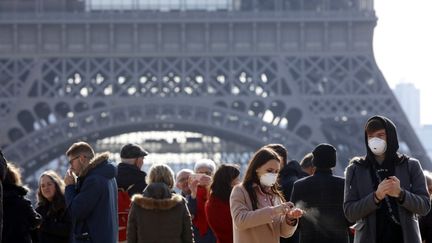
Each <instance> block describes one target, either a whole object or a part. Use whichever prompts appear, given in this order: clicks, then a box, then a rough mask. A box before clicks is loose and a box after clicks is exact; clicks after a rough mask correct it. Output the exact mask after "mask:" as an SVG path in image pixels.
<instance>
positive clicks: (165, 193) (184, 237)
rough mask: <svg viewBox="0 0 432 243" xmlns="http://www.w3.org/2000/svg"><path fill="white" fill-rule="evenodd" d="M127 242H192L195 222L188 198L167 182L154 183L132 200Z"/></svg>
mask: <svg viewBox="0 0 432 243" xmlns="http://www.w3.org/2000/svg"><path fill="white" fill-rule="evenodd" d="M127 240H128V243H144V242H149V243H168V242H169V243H191V242H194V241H193V236H192V222H191V216H190V213H189V210H188V208H187V206H186V201H185V199H184V198H183V197H182V196H180V195H177V194H174V193H171V192H170V190H169V188H168V186H167V185H165V184H164V183H152V184H150V185H149V186H148V187H147V188H146V189H145V191H144V193H143V195H134V196H133V197H132V207H131V210H130V212H129V220H128V226H127Z"/></svg>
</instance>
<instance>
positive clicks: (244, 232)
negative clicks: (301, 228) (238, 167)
mask: <svg viewBox="0 0 432 243" xmlns="http://www.w3.org/2000/svg"><path fill="white" fill-rule="evenodd" d="M275 198H276V199H275V200H274V202H273V205H279V204H280V203H281V199H280V198H279V197H275ZM230 207H231V215H232V220H233V238H234V243H279V237H285V238H287V237H290V236H291V235H293V234H294V231H295V230H296V228H297V225H296V226H290V225H288V224H287V223H286V222H285V216H276V217H273V210H272V209H271V208H270V207H264V208H262V207H261V205H260V204H259V203H258V209H256V210H255V211H253V210H252V202H251V200H250V198H249V194H248V193H247V191H246V189H245V188H244V187H243V185H241V184H240V185H238V186H236V187H234V189H233V191H232V193H231V197H230Z"/></svg>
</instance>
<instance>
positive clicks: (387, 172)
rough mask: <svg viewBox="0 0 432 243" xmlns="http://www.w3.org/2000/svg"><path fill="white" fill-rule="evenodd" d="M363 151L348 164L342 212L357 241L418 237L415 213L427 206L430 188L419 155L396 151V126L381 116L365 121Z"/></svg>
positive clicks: (415, 242) (409, 241) (401, 242)
mask: <svg viewBox="0 0 432 243" xmlns="http://www.w3.org/2000/svg"><path fill="white" fill-rule="evenodd" d="M365 145H366V149H367V154H366V156H364V157H361V158H354V159H353V160H352V161H351V162H350V165H349V166H348V167H347V169H346V180H345V192H344V213H345V216H346V217H347V219H348V220H349V221H351V222H356V224H355V225H354V229H355V230H356V233H355V236H354V242H355V243H363V242H365V243H387V242H389V243H390V242H391V243H420V242H421V239H420V233H419V225H418V220H417V215H425V214H427V212H428V211H429V208H430V201H429V194H428V192H427V190H426V184H425V178H424V176H423V172H422V168H421V166H420V163H419V161H418V160H417V159H414V158H410V157H408V156H407V155H404V154H400V153H399V152H398V149H399V143H398V139H397V133H396V126H395V125H394V124H393V122H392V121H390V119H388V118H386V117H383V116H374V117H371V118H370V119H369V120H368V121H367V123H366V126H365Z"/></svg>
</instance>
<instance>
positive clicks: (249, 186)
mask: <svg viewBox="0 0 432 243" xmlns="http://www.w3.org/2000/svg"><path fill="white" fill-rule="evenodd" d="M273 159H274V160H277V161H279V163H280V162H281V158H280V157H279V155H278V154H277V153H276V152H275V151H273V150H272V149H271V148H266V147H263V148H260V149H259V150H258V151H256V152H255V154H254V155H253V156H252V159H251V160H250V161H249V164H248V167H247V169H246V174H245V176H244V178H243V186H244V187H245V189H246V191H247V192H248V194H249V198H250V199H251V202H252V208H253V210H255V209H257V208H258V199H257V195H256V192H255V190H254V188H253V184H254V183H256V184H258V185H259V184H260V180H259V178H258V175H257V173H256V170H257V169H258V168H259V167H261V166H263V165H264V164H265V163H267V162H268V161H270V160H273ZM279 187H280V186H279V184H278V183H277V182H276V183H275V184H274V185H273V186H272V187H271V191H272V192H273V193H274V194H275V195H277V196H279V197H280V198H281V200H282V201H285V200H284V197H283V195H282V193H281V191H279V189H278V188H279Z"/></svg>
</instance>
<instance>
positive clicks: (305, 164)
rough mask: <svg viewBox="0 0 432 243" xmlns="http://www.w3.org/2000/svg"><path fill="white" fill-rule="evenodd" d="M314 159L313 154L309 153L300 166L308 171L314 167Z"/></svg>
mask: <svg viewBox="0 0 432 243" xmlns="http://www.w3.org/2000/svg"><path fill="white" fill-rule="evenodd" d="M312 159H313V154H312V153H307V154H306V155H305V156H304V157H303V159H302V160H301V161H300V166H301V167H302V168H303V169H307V168H310V167H313V166H314V165H313V164H312Z"/></svg>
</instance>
